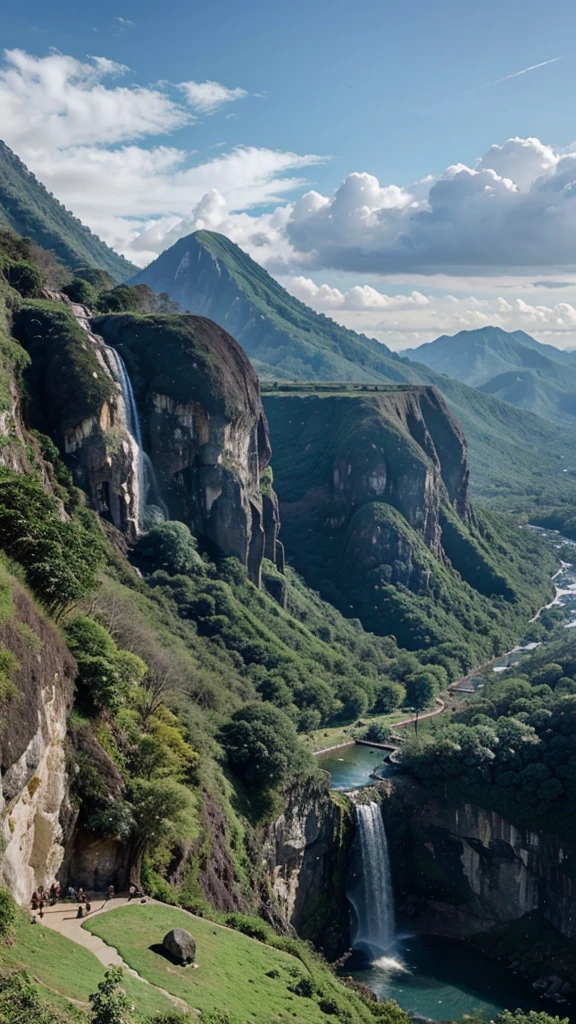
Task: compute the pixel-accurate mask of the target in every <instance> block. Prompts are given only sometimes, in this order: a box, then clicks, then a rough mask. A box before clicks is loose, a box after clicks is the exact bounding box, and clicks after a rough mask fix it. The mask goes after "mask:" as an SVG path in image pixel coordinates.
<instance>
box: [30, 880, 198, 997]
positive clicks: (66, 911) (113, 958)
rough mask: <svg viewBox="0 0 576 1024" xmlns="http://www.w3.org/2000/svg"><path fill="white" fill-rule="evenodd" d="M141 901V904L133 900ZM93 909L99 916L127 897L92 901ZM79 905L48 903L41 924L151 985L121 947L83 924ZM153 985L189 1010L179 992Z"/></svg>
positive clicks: (118, 904) (150, 901)
mask: <svg viewBox="0 0 576 1024" xmlns="http://www.w3.org/2000/svg"><path fill="white" fill-rule="evenodd" d="M154 902H156V901H155V900H148V903H154ZM134 905H139V904H134ZM92 906H93V908H94V909H93V910H92V912H91V914H90V918H93V917H98V916H99V915H100V914H105V913H107V912H108V911H109V910H115V909H116V908H117V907H123V906H126V898H125V897H117V898H116V899H112V900H103V901H102V902H100V900H95V901H94V902H93V904H92ZM76 909H77V908H76V905H75V904H72V903H57V904H56V906H55V907H49V908H48V909H47V910H46V911H45V913H44V919H43V921H42V924H43V925H44V926H45V927H46V928H50V929H52V931H54V932H58V934H59V935H63V936H64V937H65V938H67V939H71V941H72V942H75V943H76V944H77V945H78V946H83V947H84V949H88V950H90V952H91V953H94V956H96V957H97V958H98V960H99V961H100V963H101V964H104V967H106V968H108V967H122V969H123V970H124V971H126V973H127V974H130V975H131V976H132V977H133V978H137V979H138V981H141V982H142V984H143V985H151V984H152V983H151V982H150V981H148V979H147V978H143V977H142V975H141V974H138V972H137V971H135V970H133V969H132V967H129V966H128V964H127V963H126V961H125V960H123V959H122V957H121V956H120V954H119V952H118V950H117V949H116V948H115V947H114V946H108V945H107V943H105V942H104V941H103V939H101V938H99V937H98V935H94V934H93V933H92V932H90V931H88V929H87V928H83V927H82V924H83V922H84V921H85V920H86V918H77V917H76ZM152 987H153V988H155V989H157V990H158V992H161V993H162V995H164V996H166V998H167V999H169V1000H170V1002H171V1003H172V1004H173V1005H174V1006H177V1007H178V1009H179V1010H182V1011H183V1012H185V1013H189V1012H190V1007H189V1006H188V1003H186V1002H184V1000H183V999H179V998H178V996H174V995H172V993H171V992H167V991H166V989H163V988H160V987H159V986H158V985H153V986H152Z"/></svg>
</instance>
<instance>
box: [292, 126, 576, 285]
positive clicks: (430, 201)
mask: <svg viewBox="0 0 576 1024" xmlns="http://www.w3.org/2000/svg"><path fill="white" fill-rule="evenodd" d="M416 192H417V190H415V189H414V188H412V187H410V186H408V187H407V188H399V187H395V186H390V185H389V186H382V185H381V183H380V182H378V180H377V179H376V178H373V177H372V176H371V175H364V174H351V175H349V176H348V177H347V178H346V179H345V180H344V182H343V184H342V185H341V186H340V187H339V188H338V189H337V190H336V192H335V193H334V194H333V195H332V196H330V197H326V196H322V195H319V194H318V193H316V192H312V193H308V194H307V195H304V196H303V197H302V198H301V199H300V200H299V201H298V202H297V203H295V204H294V207H293V209H292V212H291V216H290V219H289V221H288V224H287V234H288V237H289V239H290V241H291V243H292V244H293V246H294V248H295V249H296V250H297V251H300V252H302V253H304V254H306V255H307V257H308V258H309V261H310V263H311V265H313V266H316V267H331V268H336V269H339V270H349V271H355V272H369V273H370V272H371V273H386V274H398V273H407V272H411V273H419V274H432V273H439V272H442V273H449V274H453V275H460V274H465V275H468V274H470V273H471V272H475V273H482V272H490V271H494V269H495V268H499V269H501V270H503V269H505V268H506V269H507V270H509V271H514V272H517V273H528V272H529V273H533V272H534V270H535V269H536V268H542V269H544V268H550V267H566V266H570V267H572V266H574V265H575V264H576V259H575V252H574V243H573V239H574V232H575V229H576V154H575V153H573V152H568V153H562V152H559V151H557V150H553V149H552V148H551V147H549V146H544V145H543V144H542V143H541V142H539V140H538V139H509V140H508V142H506V143H505V145H504V146H493V147H492V148H491V150H489V152H488V153H487V154H486V155H485V156H484V157H483V158H482V159H481V160H479V161H478V164H477V166H475V167H467V166H465V165H463V164H457V165H454V166H451V167H448V168H447V170H446V171H445V172H444V173H443V174H442V175H441V176H440V177H439V178H437V179H435V180H432V181H431V182H430V181H429V186H428V188H427V191H426V194H425V195H423V196H422V195H420V196H419V197H417V196H416Z"/></svg>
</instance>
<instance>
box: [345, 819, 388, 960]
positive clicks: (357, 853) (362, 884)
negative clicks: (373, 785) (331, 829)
mask: <svg viewBox="0 0 576 1024" xmlns="http://www.w3.org/2000/svg"><path fill="white" fill-rule="evenodd" d="M356 821H357V830H356V837H355V840H354V848H353V853H352V862H351V870H350V875H349V884H348V892H347V896H348V900H349V901H350V903H351V905H352V909H353V915H354V920H353V924H352V947H353V948H354V949H358V950H360V951H361V952H362V953H364V954H365V955H366V956H368V957H369V958H370V960H372V961H374V960H378V959H379V958H380V957H382V956H384V955H386V954H388V955H389V954H390V951H391V947H392V946H393V944H394V938H395V927H394V894H393V891H392V877H391V874H390V858H389V856H388V842H387V839H386V830H385V828H384V822H383V820H382V813H381V811H380V807H379V806H378V804H376V803H368V804H360V803H359V804H356Z"/></svg>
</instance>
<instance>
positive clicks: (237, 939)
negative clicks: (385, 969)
mask: <svg viewBox="0 0 576 1024" xmlns="http://www.w3.org/2000/svg"><path fill="white" fill-rule="evenodd" d="M84 927H86V928H88V929H89V930H90V931H91V932H93V933H94V934H95V935H98V936H100V938H101V939H103V940H104V942H107V943H109V944H110V945H113V946H115V947H116V949H118V951H119V952H120V955H121V956H122V958H123V959H124V960H125V961H126V963H127V964H128V965H129V966H130V967H132V968H133V969H134V970H136V971H138V973H139V974H141V975H142V976H143V977H145V978H147V979H148V980H149V981H150V982H152V984H154V985H158V986H159V987H161V988H164V989H166V991H168V992H171V993H172V994H173V995H175V996H178V997H179V998H180V999H184V1000H185V1001H186V1002H187V1003H188V1004H189V1005H190V1006H191V1007H194V1008H195V1009H199V1010H201V1011H202V1012H211V1011H218V1012H220V1013H229V1014H231V1015H232V1016H233V1019H235V1020H236V1019H238V1020H241V1021H254V1022H260V1021H261V1022H262V1024H271V1022H272V1021H282V1020H286V1021H287V1020H289V1019H290V1020H292V1021H306V1022H307V1024H313V1022H315V1021H317V1022H324V1024H325V1021H326V1017H325V1015H324V1014H323V1013H322V1011H321V1010H320V1008H319V1006H318V1004H317V1003H316V1002H315V1001H314V1000H313V999H309V998H305V997H302V996H297V995H295V994H294V993H292V992H290V991H289V986H291V985H294V983H295V982H297V981H298V980H299V978H301V977H303V976H304V974H305V969H304V968H303V966H302V964H301V963H300V962H299V961H297V960H296V958H295V957H293V956H290V955H289V954H287V953H284V952H282V951H280V950H277V949H273V948H272V947H271V946H267V945H265V944H264V943H261V942H258V941H257V940H255V939H251V938H248V937H247V936H245V935H242V934H241V933H239V932H235V931H232V929H230V928H223V927H222V926H220V925H217V924H214V923H212V922H210V921H205V920H203V919H201V918H197V917H192V916H191V915H190V914H187V913H185V912H184V911H181V910H176V909H174V908H171V907H166V906H159V905H151V904H148V905H147V906H145V907H142V906H140V905H133V906H128V907H122V908H120V909H119V910H112V911H110V913H108V914H102V915H101V916H100V917H96V918H93V919H92V920H89V921H87V922H86V924H85V925H84ZM174 927H181V928H186V929H187V930H188V931H190V932H191V933H192V934H193V936H194V938H195V940H196V943H197V952H196V959H197V963H198V965H199V966H198V969H197V970H194V969H192V968H184V969H182V968H179V967H176V966H174V965H173V964H171V963H170V962H169V961H168V960H165V959H164V958H163V957H162V956H161V955H159V954H158V953H154V952H152V950H151V949H150V947H151V946H153V945H155V944H156V943H159V942H161V941H162V939H163V937H164V935H165V934H166V932H168V931H169V930H170V929H171V928H174ZM270 972H273V976H272V977H270Z"/></svg>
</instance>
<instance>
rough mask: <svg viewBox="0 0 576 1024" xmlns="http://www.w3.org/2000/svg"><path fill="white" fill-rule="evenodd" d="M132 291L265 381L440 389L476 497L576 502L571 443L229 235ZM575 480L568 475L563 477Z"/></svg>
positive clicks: (210, 237)
mask: <svg viewBox="0 0 576 1024" xmlns="http://www.w3.org/2000/svg"><path fill="white" fill-rule="evenodd" d="M133 281H134V283H138V282H142V283H145V284H148V285H149V286H150V287H151V288H153V289H154V290H155V291H158V292H160V291H165V292H167V293H168V294H169V295H170V296H171V298H173V299H175V300H177V301H178V302H179V303H180V304H181V306H182V307H183V308H184V309H189V310H191V311H192V312H194V313H199V314H202V315H204V316H209V317H211V318H212V319H213V320H215V321H216V322H217V323H219V324H220V325H221V326H223V327H225V328H226V330H228V331H230V333H231V334H233V335H234V337H235V338H236V339H237V340H238V341H239V342H240V344H241V345H242V346H243V348H244V349H245V351H246V352H247V354H248V355H249V357H250V359H251V360H252V362H253V364H254V366H255V368H256V369H257V371H258V372H259V374H260V376H261V377H262V379H264V380H270V379H272V380H277V381H286V380H288V381H289V380H300V381H303V380H311V381H353V382H359V383H361V384H362V383H364V384H369V383H372V384H377V383H389V382H394V383H413V384H434V385H436V386H437V387H438V388H439V389H440V391H441V392H442V393H443V394H444V396H445V397H446V399H447V401H448V404H449V405H450V408H451V410H452V412H453V413H454V415H455V416H456V417H457V419H458V420H459V421H460V422H461V424H462V427H463V428H464V432H465V433H466V436H467V437H468V439H469V443H470V466H471V473H472V485H473V487H474V488H475V490H476V492H477V493H482V494H484V495H486V496H489V497H492V498H498V499H499V500H502V501H504V502H506V506H507V507H509V505H510V501H511V500H513V501H518V500H519V503H520V504H522V503H525V502H526V494H527V492H528V493H529V498H528V500H527V503H528V504H530V505H531V504H534V503H538V502H539V501H540V500H546V492H550V491H551V490H554V491H556V492H557V493H558V494H559V500H561V501H564V500H566V501H574V500H576V467H575V464H574V455H573V452H574V438H573V437H572V436H571V435H568V434H567V433H564V432H563V431H561V430H560V429H558V428H557V427H556V426H555V425H553V424H550V423H548V422H546V421H544V420H539V419H537V418H536V417H535V416H532V415H529V414H527V413H525V412H523V411H518V410H516V409H515V408H513V407H511V406H510V405H509V404H508V403H506V402H502V401H500V400H498V399H497V398H492V397H491V396H488V395H487V396H484V395H482V394H479V393H478V392H477V391H476V390H474V389H472V388H469V387H467V386H466V385H465V384H464V383H461V382H460V381H457V380H454V379H452V378H446V377H444V376H443V375H442V373H438V372H436V371H435V370H432V369H430V368H429V367H427V366H424V365H423V364H421V363H414V362H413V361H411V360H410V359H407V358H403V357H400V356H397V355H395V354H394V353H392V352H390V351H389V350H388V349H387V348H386V346H385V345H382V344H380V343H379V342H377V341H375V340H374V339H370V338H366V337H364V336H363V335H359V334H356V333H355V332H354V331H350V330H348V329H347V328H344V327H341V326H339V325H338V324H336V323H335V322H334V321H333V320H330V319H329V318H328V317H326V316H323V315H322V314H320V313H316V312H314V310H312V309H310V308H309V307H308V306H305V305H304V304H303V303H301V302H299V301H298V300H297V299H295V298H293V296H291V295H289V294H288V292H287V291H286V290H285V289H284V288H282V287H281V286H280V285H279V284H278V283H277V282H276V281H275V280H274V279H273V278H272V277H271V276H270V275H269V274H268V273H267V272H266V271H265V270H264V269H263V268H262V267H260V266H259V265H258V264H257V263H255V262H254V260H252V259H251V258H250V257H249V256H248V255H247V254H246V253H244V252H243V251H242V250H241V249H240V248H239V247H238V246H237V245H234V243H232V242H231V241H230V240H229V239H227V238H225V237H224V236H223V235H218V234H215V233H213V232H210V231H197V232H195V233H194V234H192V235H189V236H188V237H187V238H182V239H180V240H179V241H178V242H176V244H175V245H173V246H172V247H171V248H170V249H168V250H167V251H166V252H164V253H162V255H161V256H160V257H159V258H158V259H157V260H155V262H154V263H152V264H151V265H150V266H149V267H147V268H146V270H143V271H141V272H140V273H139V274H138V275H137V276H136V277H135V278H134V279H133ZM566 468H567V469H569V470H570V471H574V473H575V475H574V476H570V475H568V474H563V473H562V471H563V469H566Z"/></svg>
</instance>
